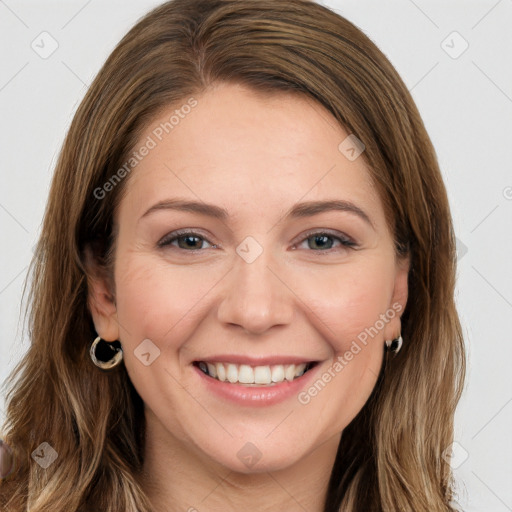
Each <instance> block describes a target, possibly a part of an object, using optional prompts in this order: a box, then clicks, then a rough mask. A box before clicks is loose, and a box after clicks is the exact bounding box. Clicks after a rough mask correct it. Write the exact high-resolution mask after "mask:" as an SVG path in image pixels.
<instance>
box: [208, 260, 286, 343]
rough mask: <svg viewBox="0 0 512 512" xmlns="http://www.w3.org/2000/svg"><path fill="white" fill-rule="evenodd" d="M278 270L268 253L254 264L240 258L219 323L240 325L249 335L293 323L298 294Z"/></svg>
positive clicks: (220, 309)
mask: <svg viewBox="0 0 512 512" xmlns="http://www.w3.org/2000/svg"><path fill="white" fill-rule="evenodd" d="M276 268H278V266H277V265H276V264H274V263H273V262H272V261H269V259H268V258H267V257H266V251H264V252H263V254H261V255H260V256H259V257H258V258H257V259H256V260H255V261H253V262H252V263H247V262H246V261H244V259H243V258H241V257H238V256H236V260H235V263H234V268H233V270H232V271H231V272H229V274H228V275H227V276H226V277H227V280H226V282H225V286H224V288H223V289H222V296H223V299H222V301H221V302H220V304H219V307H218V312H217V316H218V320H219V321H220V322H221V323H223V324H224V325H230V326H233V325H235V326H239V327H241V328H242V329H243V330H244V331H245V332H246V333H249V334H262V333H265V332H266V331H268V330H269V329H270V328H271V327H274V326H284V325H287V324H289V323H290V322H291V320H292V317H293V297H294V295H293V292H292V291H291V290H290V289H289V288H288V286H289V284H288V283H286V279H284V276H281V275H280V273H279V271H277V270H276ZM287 284H288V286H287Z"/></svg>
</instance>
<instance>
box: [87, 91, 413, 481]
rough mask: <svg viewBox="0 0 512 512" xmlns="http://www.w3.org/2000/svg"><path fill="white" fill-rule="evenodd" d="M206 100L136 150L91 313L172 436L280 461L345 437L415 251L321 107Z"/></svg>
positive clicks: (244, 459)
mask: <svg viewBox="0 0 512 512" xmlns="http://www.w3.org/2000/svg"><path fill="white" fill-rule="evenodd" d="M195 100H196V101H197V104H195V106H194V107H193V108H190V109H183V110H181V113H182V115H181V116H179V122H178V123H177V124H175V125H174V126H173V128H172V131H171V130H169V133H166V132H165V131H164V132H163V136H161V140H159V139H158V137H156V136H155V133H158V134H160V131H162V130H160V131H158V130H157V131H156V132H155V127H156V128H158V127H159V126H161V123H165V122H166V121H168V120H169V118H170V117H171V116H172V115H173V113H174V111H175V110H176V109H177V108H178V110H179V107H180V105H178V106H172V108H171V107H170V108H169V109H168V110H166V111H165V112H163V113H162V115H161V116H160V115H159V116H158V119H155V120H154V122H153V123H152V124H151V125H150V127H149V128H148V129H147V132H146V133H144V134H143V136H142V137H141V139H140V142H139V144H138V145H137V146H136V148H134V149H135V150H137V148H140V147H141V146H143V145H144V144H146V143H147V141H149V139H148V137H150V138H151V139H152V140H154V142H155V143H156V144H155V146H154V147H152V148H151V149H150V151H148V154H147V155H146V156H145V157H144V158H143V159H142V160H141V161H140V162H139V163H138V165H137V166H136V167H135V168H134V169H133V171H132V172H131V175H130V177H129V179H128V182H127V183H126V186H127V188H126V195H125V196H123V199H122V201H121V203H120V207H119V210H118V212H117V218H116V222H117V224H118V227H119V232H118V239H117V246H116V256H115V271H114V279H115V300H110V299H109V291H108V289H107V288H106V286H107V285H106V283H104V282H102V281H101V280H96V281H94V282H93V283H92V287H91V290H92V291H91V298H90V304H91V309H92V312H93V317H94V322H95V326H96V329H97V331H98V334H99V335H101V336H102V337H103V338H104V339H105V340H115V339H119V340H120V341H121V343H122V346H123V351H124V364H125V365H126V368H127V371H128V374H129V376H130V379H131V380H132V382H133V384H134V386H135V388H136V389H137V391H138V393H139V394H140V396H141V397H142V399H143V401H144V403H145V409H146V418H147V422H148V426H149V427H150V430H151V431H153V432H159V442H161V443H162V444H168V445H169V446H174V447H179V449H180V450H184V451H185V452H188V453H190V454H193V455H194V456H196V457H199V458H200V459H201V460H203V461H204V462H209V463H215V464H221V465H223V466H225V467H227V468H229V469H231V470H234V471H238V472H246V473H247V472H257V471H273V470H277V469H280V468H285V467H289V466H292V465H293V464H295V463H298V462H299V461H300V460H303V459H304V458H305V457H307V456H308V455H310V454H312V453H314V452H315V450H316V449H317V448H318V447H320V446H321V445H322V444H324V443H326V442H327V441H328V440H332V439H336V440H337V441H339V435H340V433H341V432H342V430H343V428H344V427H345V426H346V425H347V424H348V423H349V422H350V421H351V420H352V419H353V418H354V417H355V416H356V414H357V413H358V411H359V410H360V409H361V408H362V407H363V405H364V403H365V402H366V400H367V399H368V397H369V395H370V393H371V391H372V389H373V388H374V386H375V383H376V379H377V376H378V374H379V370H380V367H381V364H382V358H383V352H384V341H385V340H386V339H393V338H394V337H397V335H398V334H399V333H400V320H399V316H400V313H401V311H403V308H404V307H405V302H406V299H407V270H408V263H407V262H406V261H405V262H404V261H399V260H397V259H396V257H395V251H394V246H393V240H392V237H391V233H390V230H389V227H388V226H387V224H386V221H385V216H384V210H383V206H382V202H381V200H380V198H379V196H378V194H377V191H376V189H375V188H374V187H373V185H372V183H371V180H370V176H369V173H368V170H367V168H366V166H365V162H364V160H363V157H362V156H360V157H358V158H355V159H354V158H353V157H352V158H347V155H349V156H353V155H352V153H351V152H350V151H349V152H346V151H345V152H342V151H341V150H340V149H339V145H340V143H341V142H342V141H344V139H346V137H347V136H348V135H349V134H348V133H346V132H345V131H344V130H343V129H342V128H341V127H340V126H339V125H338V123H337V122H336V120H335V119H334V117H333V116H332V115H331V114H330V113H329V112H328V111H327V110H325V109H324V108H323V107H322V106H320V105H319V104H317V103H315V102H314V101H313V100H310V99H306V98H303V97H299V96H297V95H291V94H281V93H280V94H279V95H272V96H268V95H267V96H263V95H258V94H256V93H254V92H252V91H251V90H249V89H246V88H243V87H241V86H238V85H234V84H221V85H217V86H216V87H215V88H213V89H210V90H208V91H207V92H206V93H204V94H203V95H201V96H198V97H196V98H195ZM183 104H186V100H185V101H184V102H183ZM185 111H187V112H188V113H187V114H186V115H184V114H183V112H185ZM160 135H162V134H160ZM345 144H346V142H345ZM149 145H150V146H153V144H151V143H150V144H149ZM344 147H345V146H342V148H344ZM363 154H364V153H363ZM251 457H252V461H253V462H250V460H251ZM257 459H259V460H258V462H257V464H254V460H257Z"/></svg>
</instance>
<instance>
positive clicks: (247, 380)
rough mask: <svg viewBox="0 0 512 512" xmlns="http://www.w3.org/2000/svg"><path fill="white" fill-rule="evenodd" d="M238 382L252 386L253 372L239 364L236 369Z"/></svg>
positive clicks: (244, 365)
mask: <svg viewBox="0 0 512 512" xmlns="http://www.w3.org/2000/svg"><path fill="white" fill-rule="evenodd" d="M233 366H234V365H233ZM230 382H231V381H230ZM238 382H241V383H242V384H252V383H253V382H254V370H253V369H252V368H251V367H250V366H248V365H246V364H241V365H240V368H239V369H238Z"/></svg>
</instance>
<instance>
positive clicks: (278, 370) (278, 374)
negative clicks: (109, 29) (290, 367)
mask: <svg viewBox="0 0 512 512" xmlns="http://www.w3.org/2000/svg"><path fill="white" fill-rule="evenodd" d="M283 380H284V366H283V365H282V364H280V365H277V366H273V367H272V382H283Z"/></svg>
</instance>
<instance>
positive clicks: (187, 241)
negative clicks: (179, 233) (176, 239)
mask: <svg viewBox="0 0 512 512" xmlns="http://www.w3.org/2000/svg"><path fill="white" fill-rule="evenodd" d="M182 240H184V241H185V244H186V246H187V247H192V248H193V247H194V241H197V240H199V239H198V237H197V236H184V237H183V238H182ZM196 245H197V243H196Z"/></svg>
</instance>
